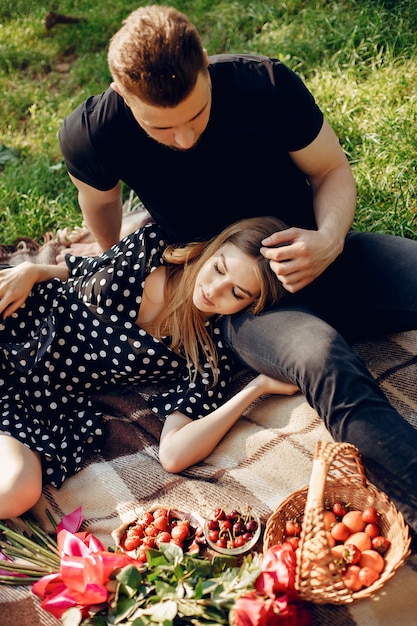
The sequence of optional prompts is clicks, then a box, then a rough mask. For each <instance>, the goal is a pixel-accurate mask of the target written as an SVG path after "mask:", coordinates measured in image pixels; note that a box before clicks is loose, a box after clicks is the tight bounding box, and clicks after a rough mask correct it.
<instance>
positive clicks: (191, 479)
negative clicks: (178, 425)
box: [0, 331, 417, 626]
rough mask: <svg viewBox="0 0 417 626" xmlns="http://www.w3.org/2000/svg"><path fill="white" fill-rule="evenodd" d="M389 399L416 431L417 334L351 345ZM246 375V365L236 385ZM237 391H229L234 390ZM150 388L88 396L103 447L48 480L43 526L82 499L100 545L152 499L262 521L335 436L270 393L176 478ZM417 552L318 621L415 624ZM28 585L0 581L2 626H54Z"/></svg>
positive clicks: (296, 403)
mask: <svg viewBox="0 0 417 626" xmlns="http://www.w3.org/2000/svg"><path fill="white" fill-rule="evenodd" d="M355 350H357V351H358V352H359V353H360V354H361V355H362V357H363V358H364V359H365V361H366V362H367V364H368V367H369V369H370V370H371V371H372V373H373V374H374V376H375V378H376V379H377V381H378V382H379V384H380V385H381V387H382V388H383V390H384V392H385V393H386V395H387V396H388V397H389V399H390V401H391V402H392V403H393V404H394V405H395V406H396V407H397V408H398V410H399V411H400V412H401V414H402V415H403V416H404V417H405V419H407V420H409V421H410V422H411V423H412V424H413V425H414V426H415V427H416V428H417V388H416V380H417V364H416V355H417V331H412V332H408V333H401V334H398V335H395V336H391V337H389V338H387V339H385V340H384V341H379V342H370V343H361V344H357V345H356V346H355ZM247 376H248V373H247V372H242V373H241V375H240V376H239V377H238V379H237V380H236V381H235V383H234V385H236V388H237V387H238V386H240V385H241V384H242V382H244V380H245V379H246V377H247ZM230 391H231V392H233V388H232V389H231V390H230ZM146 397H147V390H146V389H140V390H138V389H128V390H124V391H123V392H117V393H114V394H107V395H99V396H96V397H95V398H94V400H95V402H96V403H97V406H99V407H100V408H101V409H102V410H103V412H104V416H105V418H104V419H105V429H106V441H105V445H104V447H103V449H102V450H101V453H100V454H97V455H95V456H93V457H91V458H89V459H86V461H85V463H84V466H83V468H82V470H81V471H80V472H79V473H78V474H77V475H75V476H73V477H71V478H69V479H68V480H67V481H66V482H65V483H64V485H63V487H62V488H61V489H60V490H56V489H54V488H52V487H46V488H45V489H44V491H43V495H42V498H41V500H40V501H39V503H38V504H37V505H36V507H35V508H34V509H33V513H34V515H35V517H36V518H37V519H38V520H39V521H40V522H41V524H42V525H43V526H44V527H45V528H46V529H48V530H52V529H51V528H50V522H49V520H48V518H47V516H46V514H45V510H46V509H49V511H50V512H51V513H52V515H53V516H54V518H55V519H56V520H57V521H58V520H59V519H61V517H62V516H64V515H66V514H68V513H70V512H71V511H73V510H74V509H76V508H77V507H79V506H82V511H83V515H84V517H85V521H84V523H83V526H82V529H83V530H87V529H88V530H90V531H91V532H92V533H93V534H95V535H96V536H97V537H98V538H99V539H101V541H102V542H103V543H104V544H105V545H108V546H110V545H112V544H113V543H114V541H113V540H112V538H111V531H112V530H114V529H115V528H117V527H118V526H120V524H121V523H123V522H126V521H130V520H132V519H134V518H135V517H137V514H138V513H139V512H141V511H145V510H147V509H149V508H151V507H153V506H154V505H156V504H161V505H165V506H173V507H176V508H178V509H181V510H183V511H187V512H193V511H194V512H198V513H199V514H200V515H202V516H204V515H205V514H206V513H208V512H209V511H210V510H211V509H212V508H213V507H214V506H225V507H227V506H230V505H233V506H234V505H241V506H242V507H243V506H245V505H246V504H250V505H251V506H252V507H253V508H254V510H256V512H257V513H258V514H259V515H260V517H261V519H262V521H263V522H264V523H265V522H266V520H267V518H268V516H269V515H270V514H271V513H272V512H273V511H274V510H275V508H276V507H277V506H279V504H280V503H281V502H282V501H283V500H284V499H285V498H286V497H287V496H288V495H289V494H291V493H292V492H293V491H295V490H297V489H299V488H301V487H304V486H305V485H307V484H308V483H309V478H310V473H311V467H312V459H313V454H314V449H315V444H316V441H318V440H331V438H330V435H329V433H328V432H327V430H326V429H325V427H324V426H323V423H322V421H321V420H320V418H319V417H318V415H317V414H316V413H315V411H314V410H313V409H312V408H311V407H310V406H309V405H308V404H307V402H306V400H305V398H304V397H303V396H302V395H301V394H298V395H296V396H292V397H279V396H271V397H267V398H264V399H262V400H259V401H257V402H256V403H254V404H253V405H252V406H251V407H249V409H248V410H247V411H246V412H245V414H244V415H243V416H242V417H241V419H240V420H239V421H238V422H237V423H236V425H235V426H234V427H233V428H232V430H231V431H230V432H229V434H228V435H227V436H226V437H225V438H224V439H223V441H222V442H221V444H220V445H219V446H218V447H217V449H216V450H215V451H214V452H213V453H212V454H211V455H210V456H209V457H208V458H207V459H206V460H205V461H204V462H202V463H199V464H198V465H196V466H194V467H192V468H190V469H189V470H187V471H185V472H182V473H181V474H178V475H173V474H169V473H167V472H166V471H164V470H163V469H162V467H161V465H160V464H159V461H158V440H159V434H160V431H161V427H162V423H161V421H159V419H158V418H157V417H156V416H155V414H153V413H151V412H150V411H149V409H148V408H147V405H146ZM416 589H417V555H416V551H415V545H414V549H413V551H412V553H411V555H410V556H409V557H408V559H407V560H406V562H405V564H404V565H403V566H402V567H400V568H399V570H398V571H397V572H396V574H395V575H394V576H393V578H391V579H390V580H389V581H388V582H387V583H386V584H385V585H384V586H383V588H382V589H381V590H380V591H378V592H376V593H375V594H374V595H373V596H372V597H371V598H369V599H362V600H358V601H357V602H353V603H352V604H349V605H342V606H336V605H312V606H311V608H312V613H313V619H314V624H315V625H316V626H356V625H357V626H394V624H395V625H397V624H398V623H400V624H401V626H412V625H414V624H415V623H416V617H415V616H416V609H415V606H416V605H415V595H414V594H415V590H416ZM59 623H60V622H58V621H57V620H56V619H55V618H53V617H52V616H51V615H50V614H49V613H46V612H45V611H43V610H42V609H41V608H40V602H39V599H38V598H37V597H35V596H34V595H33V594H32V593H31V591H30V588H29V587H24V586H19V587H8V586H1V585H0V625H1V626H38V625H39V626H57V625H58V624H59Z"/></svg>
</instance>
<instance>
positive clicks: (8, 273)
mask: <svg viewBox="0 0 417 626" xmlns="http://www.w3.org/2000/svg"><path fill="white" fill-rule="evenodd" d="M35 282H36V266H35V264H34V263H29V262H26V261H25V262H24V263H21V264H20V265H16V266H15V267H9V268H6V269H3V270H1V271H0V313H2V314H3V319H6V317H9V315H11V314H12V313H14V312H15V311H16V310H17V309H18V308H19V307H20V306H22V304H23V303H24V302H25V300H26V298H27V297H28V295H29V294H30V292H31V290H32V288H33V285H34V284H35Z"/></svg>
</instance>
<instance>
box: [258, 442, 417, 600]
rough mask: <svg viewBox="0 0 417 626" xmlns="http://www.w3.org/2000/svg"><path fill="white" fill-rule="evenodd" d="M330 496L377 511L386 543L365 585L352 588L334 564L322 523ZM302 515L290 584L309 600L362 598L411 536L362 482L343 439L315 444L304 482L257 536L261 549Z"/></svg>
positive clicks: (353, 451) (396, 561) (391, 569)
mask: <svg viewBox="0 0 417 626" xmlns="http://www.w3.org/2000/svg"><path fill="white" fill-rule="evenodd" d="M336 501H341V502H348V503H349V504H350V508H351V509H359V510H363V509H364V508H365V507H367V506H374V507H375V508H376V510H377V511H378V513H379V514H380V526H381V531H382V534H383V535H385V536H386V537H387V538H388V539H389V540H390V542H391V546H390V548H389V549H388V551H387V552H386V553H385V554H384V558H385V568H384V570H383V572H382V573H381V576H380V578H379V579H378V580H377V581H376V582H375V583H374V584H373V585H371V586H370V587H366V588H363V589H361V590H360V591H357V592H352V591H351V590H349V589H348V588H347V587H346V585H345V584H344V581H343V578H342V573H341V570H340V569H339V568H338V567H335V562H334V557H333V556H332V554H331V552H330V547H329V544H328V542H327V535H326V531H325V528H324V517H323V511H324V509H327V508H330V507H331V506H332V505H333V504H334V503H335V502H336ZM297 518H298V519H300V520H301V519H302V532H301V537H300V543H299V549H298V551H297V570H296V589H297V591H298V593H299V595H300V597H301V598H302V599H303V600H307V601H309V602H314V603H315V604H346V603H349V602H353V601H354V600H359V599H361V598H367V597H369V596H371V595H372V594H373V593H374V592H375V591H377V590H378V589H380V588H381V587H382V586H383V585H384V584H385V583H386V582H387V580H389V579H390V578H391V577H392V576H393V575H394V573H395V572H396V570H397V569H398V567H400V565H402V564H403V563H404V561H405V559H406V558H407V556H408V554H409V553H410V543H411V538H410V534H409V529H408V526H407V525H406V524H405V522H404V519H403V516H402V514H401V513H400V512H399V511H397V509H396V508H395V506H394V505H393V504H392V503H391V502H390V501H389V500H388V498H387V496H386V495H385V494H384V493H382V492H381V491H379V490H378V489H377V488H376V487H374V486H373V485H371V484H370V483H367V481H366V477H365V473H364V469H363V465H362V462H361V459H360V455H359V452H358V450H357V448H356V447H355V446H353V445H352V444H349V443H333V442H329V441H320V442H318V443H317V445H316V450H315V455H314V460H313V468H312V473H311V477H310V484H309V486H308V487H304V488H303V489H299V490H298V491H295V492H294V493H293V494H291V495H290V496H289V497H288V498H287V499H286V500H285V501H284V502H282V504H281V505H280V506H279V507H278V508H277V509H276V511H275V512H274V513H273V514H272V515H271V516H270V517H269V519H268V521H267V524H266V528H265V532H264V540H263V550H264V552H266V550H268V548H270V547H271V546H272V545H276V544H279V543H282V542H283V541H284V533H285V522H286V521H287V520H293V519H297Z"/></svg>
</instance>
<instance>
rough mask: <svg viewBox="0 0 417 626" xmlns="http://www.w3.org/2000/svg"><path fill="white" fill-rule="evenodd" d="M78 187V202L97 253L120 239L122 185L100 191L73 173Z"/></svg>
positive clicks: (74, 181) (73, 179) (72, 178)
mask: <svg viewBox="0 0 417 626" xmlns="http://www.w3.org/2000/svg"><path fill="white" fill-rule="evenodd" d="M69 176H70V178H71V180H72V182H73V183H74V185H75V186H76V187H77V189H78V202H79V205H80V208H81V211H82V214H83V218H84V223H85V225H86V227H87V228H88V229H89V230H90V232H91V234H92V235H93V237H94V239H95V241H96V254H99V253H100V252H102V251H103V250H108V249H109V248H111V246H112V245H114V244H115V243H117V242H118V241H120V229H121V224H122V185H121V183H120V182H119V183H118V184H117V185H116V186H115V187H113V189H109V190H108V191H100V190H99V189H95V188H94V187H91V186H90V185H87V184H86V183H83V182H82V181H80V180H78V179H77V178H75V177H74V176H72V175H71V174H70V175H69Z"/></svg>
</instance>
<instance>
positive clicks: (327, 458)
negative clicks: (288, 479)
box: [306, 441, 366, 511]
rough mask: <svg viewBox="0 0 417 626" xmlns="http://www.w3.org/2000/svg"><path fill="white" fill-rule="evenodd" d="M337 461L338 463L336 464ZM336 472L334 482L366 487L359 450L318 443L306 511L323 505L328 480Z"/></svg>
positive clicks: (340, 445) (339, 444) (348, 444)
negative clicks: (354, 483) (332, 472)
mask: <svg viewBox="0 0 417 626" xmlns="http://www.w3.org/2000/svg"><path fill="white" fill-rule="evenodd" d="M335 461H336V463H335ZM332 470H333V471H334V474H335V478H334V480H337V481H342V482H345V483H346V482H349V483H352V482H356V483H357V484H358V485H361V486H366V476H365V471H364V467H363V465H362V461H361V458H360V454H359V451H358V449H357V448H356V447H355V446H354V445H353V444H351V443H341V442H333V441H318V442H317V443H316V449H315V452H314V458H313V467H312V470H311V476H310V483H309V488H308V494H307V502H306V511H308V510H310V509H311V508H316V507H319V506H322V505H323V496H324V490H325V486H326V480H327V479H331V476H330V477H329V472H331V471H332Z"/></svg>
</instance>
